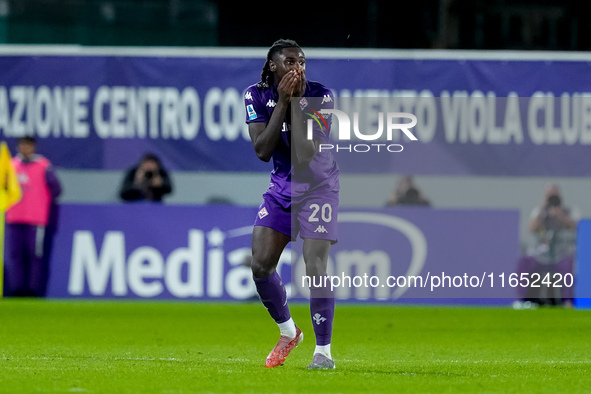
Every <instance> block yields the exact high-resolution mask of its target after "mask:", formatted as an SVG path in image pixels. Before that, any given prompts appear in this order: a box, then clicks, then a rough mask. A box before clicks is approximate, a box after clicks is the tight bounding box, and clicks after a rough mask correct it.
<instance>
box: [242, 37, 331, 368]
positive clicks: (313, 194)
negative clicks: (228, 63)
mask: <svg viewBox="0 0 591 394" xmlns="http://www.w3.org/2000/svg"><path fill="white" fill-rule="evenodd" d="M292 99H295V100H292ZM244 101H245V105H246V122H247V123H248V130H249V134H250V138H251V140H252V144H253V146H254V150H255V152H256V154H257V156H258V157H259V159H261V160H263V161H265V162H268V161H270V160H271V159H273V171H272V172H271V183H270V186H269V188H268V190H267V191H266V192H265V193H264V195H263V203H262V204H261V206H260V208H259V212H258V215H257V217H256V219H255V226H254V230H253V234H252V253H253V260H252V272H253V277H254V282H255V284H256V289H257V292H258V294H259V297H260V299H261V301H262V303H263V305H264V306H265V307H266V308H267V310H268V311H269V314H270V315H271V317H272V318H273V319H274V320H275V322H276V323H277V325H278V326H279V330H280V334H281V337H280V339H279V342H278V343H277V345H276V346H275V348H274V349H273V350H272V351H271V353H270V354H269V356H268V357H267V359H266V362H265V367H268V368H272V367H276V366H278V365H282V364H283V363H284V361H285V359H286V357H287V356H288V354H289V353H290V352H291V350H293V348H294V347H296V346H297V345H298V344H299V343H300V342H301V341H302V340H303V338H304V336H303V334H302V331H301V330H300V329H299V328H298V327H297V326H296V325H295V323H294V321H293V319H292V317H291V314H290V312H289V306H288V305H287V294H286V291H285V286H284V285H283V282H282V280H281V278H280V276H279V274H278V273H277V271H276V267H277V263H278V261H279V257H280V256H281V253H282V252H283V250H284V248H285V247H286V246H287V244H288V243H289V242H290V241H291V240H295V237H296V236H297V234H298V232H299V234H300V236H301V238H302V239H303V240H304V241H303V256H304V261H305V264H306V275H307V276H309V277H311V278H316V279H322V278H323V277H325V276H326V266H327V259H328V252H329V249H330V246H331V244H333V243H335V242H336V240H337V233H336V230H337V229H336V223H337V210H338V202H339V197H338V193H339V169H338V166H337V164H336V161H335V160H334V157H333V156H332V154H331V153H330V151H326V150H325V151H322V152H319V149H318V148H319V144H321V143H327V142H328V133H329V129H328V125H329V124H330V120H328V122H327V121H326V119H324V118H322V119H319V118H318V117H316V120H318V122H316V121H313V122H312V123H313V124H314V126H313V129H312V135H313V138H310V139H308V138H307V128H306V125H307V123H306V120H307V119H311V118H310V117H309V116H308V115H307V113H314V114H318V112H319V111H320V110H322V109H323V108H325V109H326V108H328V109H330V108H334V99H333V94H332V92H331V91H330V90H328V89H326V88H325V87H324V86H323V85H322V84H320V83H318V82H313V81H308V80H307V79H306V57H305V56H304V52H303V51H302V49H301V48H300V47H299V45H298V44H297V43H296V42H295V41H292V40H278V41H276V42H275V43H274V44H273V46H271V48H270V49H269V52H268V54H267V60H266V62H265V65H264V67H263V71H262V73H261V81H260V82H259V83H257V84H255V85H252V86H250V87H248V89H247V90H246V92H245V96H244ZM292 102H293V103H295V104H292ZM314 110H316V112H314ZM320 282H321V281H312V283H313V285H312V286H311V288H310V314H311V317H312V324H313V326H314V334H315V336H316V348H315V350H314V356H313V361H312V363H311V364H310V365H309V366H308V368H309V369H333V368H334V362H333V360H332V356H331V352H330V343H331V337H332V323H333V316H334V304H335V303H334V295H333V293H332V291H331V290H330V288H327V287H323V286H321V285H320V286H315V285H314V283H316V284H318V283H320Z"/></svg>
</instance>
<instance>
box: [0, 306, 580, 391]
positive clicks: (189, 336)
mask: <svg viewBox="0 0 591 394" xmlns="http://www.w3.org/2000/svg"><path fill="white" fill-rule="evenodd" d="M291 309H292V314H293V316H294V319H295V320H296V322H297V323H298V325H299V326H300V327H301V328H302V330H303V331H304V335H305V339H304V342H303V343H302V344H301V345H300V346H299V347H298V348H297V349H295V350H294V351H293V352H292V354H291V355H290V356H289V357H288V359H287V361H286V363H285V365H283V366H281V367H278V368H274V369H265V368H264V367H263V364H264V360H265V357H266V356H267V354H268V352H269V351H270V350H271V348H272V347H273V346H274V345H275V342H276V340H277V339H278V335H279V334H278V329H277V327H276V325H275V324H274V323H273V321H272V320H271V318H270V317H269V316H268V315H267V312H266V311H265V309H264V308H263V306H262V305H260V304H259V303H233V304H228V303H190V302H128V301H112V302H109V301H100V302H97V301H76V302H73V301H50V300H0V392H2V393H46V392H49V393H51V392H56V393H199V392H214V393H248V392H253V393H265V392H268V393H272V392H274V393H289V392H293V393H333V392H334V393H352V392H367V393H375V392H384V393H402V392H409V393H418V392H433V393H439V392H462V393H464V392H518V393H523V392H548V393H555V392H585V391H586V392H589V391H591V311H576V310H564V309H538V310H526V311H514V310H511V309H508V308H457V307H438V308H436V307H394V306H367V305H365V306H361V305H351V304H337V311H336V318H335V327H334V335H333V345H332V347H333V356H334V358H335V362H336V366H337V369H336V370H334V371H309V370H307V369H306V366H307V365H308V364H309V363H310V361H311V359H312V352H313V349H314V333H313V329H312V324H311V321H310V317H309V311H308V306H307V304H305V303H304V304H294V305H292V308H291Z"/></svg>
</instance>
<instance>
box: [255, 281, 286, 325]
mask: <svg viewBox="0 0 591 394" xmlns="http://www.w3.org/2000/svg"><path fill="white" fill-rule="evenodd" d="M253 279H254V283H255V285H256V288H257V293H259V297H260V299H261V301H262V303H263V305H264V306H265V308H267V310H268V311H269V314H270V315H271V317H272V318H273V320H275V323H277V324H279V323H285V322H286V321H288V320H289V319H290V318H291V314H290V313H289V307H288V306H287V292H286V291H285V286H284V285H283V281H282V280H281V277H280V276H279V274H278V273H277V271H275V272H273V273H272V274H271V275H270V276H267V277H266V278H253Z"/></svg>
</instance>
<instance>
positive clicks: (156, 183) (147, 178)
mask: <svg viewBox="0 0 591 394" xmlns="http://www.w3.org/2000/svg"><path fill="white" fill-rule="evenodd" d="M171 192H172V183H171V181H170V177H169V176H168V172H167V171H166V169H164V167H163V166H162V163H160V159H159V158H158V156H156V155H154V154H152V153H146V154H145V155H144V156H143V157H142V159H141V160H140V162H139V164H137V165H136V166H134V167H132V168H130V169H129V170H128V171H127V173H126V174H125V178H124V179H123V184H122V185H121V190H120V192H119V195H120V197H121V198H122V199H123V200H125V201H155V202H160V201H162V197H163V196H164V195H165V194H169V193H171Z"/></svg>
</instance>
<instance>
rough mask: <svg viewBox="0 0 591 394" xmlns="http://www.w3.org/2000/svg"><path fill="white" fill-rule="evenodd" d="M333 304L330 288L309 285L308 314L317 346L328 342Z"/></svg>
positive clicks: (330, 333)
mask: <svg viewBox="0 0 591 394" xmlns="http://www.w3.org/2000/svg"><path fill="white" fill-rule="evenodd" d="M334 304H335V301H334V293H333V292H332V291H331V290H330V288H323V287H310V315H311V316H312V326H314V334H315V335H316V345H318V346H324V345H328V344H330V339H331V337H332V322H333V318H334Z"/></svg>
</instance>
